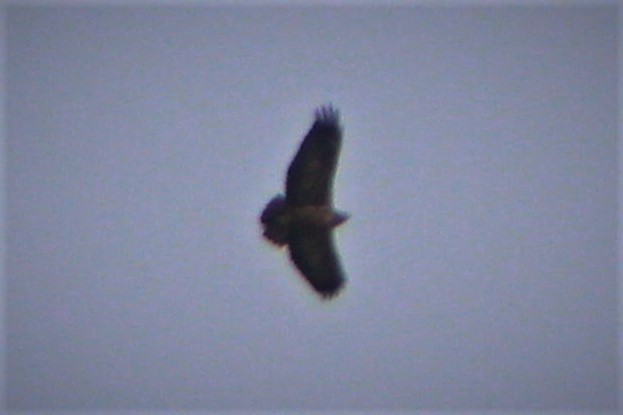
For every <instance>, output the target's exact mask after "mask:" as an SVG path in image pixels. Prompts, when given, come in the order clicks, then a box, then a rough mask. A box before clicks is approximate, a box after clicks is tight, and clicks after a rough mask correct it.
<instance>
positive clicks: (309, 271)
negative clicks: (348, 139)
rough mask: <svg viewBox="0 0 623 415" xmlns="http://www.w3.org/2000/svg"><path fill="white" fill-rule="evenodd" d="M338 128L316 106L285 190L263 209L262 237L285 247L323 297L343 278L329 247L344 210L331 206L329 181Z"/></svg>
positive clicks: (335, 119) (326, 110)
mask: <svg viewBox="0 0 623 415" xmlns="http://www.w3.org/2000/svg"><path fill="white" fill-rule="evenodd" d="M341 140H342V129H341V126H340V124H339V116H338V113H337V111H336V110H334V109H333V108H332V107H321V108H320V109H318V110H317V111H316V119H315V121H314V124H313V125H312V127H311V129H310V131H309V132H308V133H307V135H306V136H305V138H304V140H303V142H302V143H301V146H300V148H299V150H298V152H297V154H296V155H295V157H294V159H293V161H292V163H291V164H290V167H289V168H288V173H287V178H286V194H285V196H284V195H281V194H279V195H277V196H275V197H274V198H273V199H271V201H270V202H268V204H267V205H266V207H265V208H264V211H263V212H262V215H261V216H260V222H261V223H262V225H263V228H264V236H265V237H266V238H267V239H268V240H269V241H271V242H272V243H274V244H275V245H277V246H280V247H284V246H287V247H288V249H289V252H290V257H291V259H292V261H293V262H294V264H295V265H296V266H297V268H298V269H299V270H300V271H301V273H302V274H303V277H305V279H306V280H307V282H309V283H310V285H311V286H312V287H313V288H314V289H315V290H316V291H317V292H318V293H319V294H320V295H321V296H323V297H325V298H326V297H332V296H333V295H335V294H337V292H339V290H340V288H341V287H342V286H343V284H344V281H345V278H344V273H343V271H342V269H341V265H340V262H339V259H338V256H337V253H336V251H335V248H334V246H333V232H332V230H333V228H335V227H336V226H338V225H340V224H342V223H343V222H345V221H346V220H347V219H348V214H346V213H344V212H339V211H337V210H335V209H334V208H333V204H332V189H331V188H332V185H333V178H334V176H335V170H336V168H337V159H338V156H339V151H340V147H341Z"/></svg>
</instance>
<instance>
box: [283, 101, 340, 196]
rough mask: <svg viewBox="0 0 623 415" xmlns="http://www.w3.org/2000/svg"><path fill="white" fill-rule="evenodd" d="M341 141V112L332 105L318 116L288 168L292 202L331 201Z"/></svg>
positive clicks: (288, 193) (319, 112)
mask: <svg viewBox="0 0 623 415" xmlns="http://www.w3.org/2000/svg"><path fill="white" fill-rule="evenodd" d="M341 144H342V128H341V126H340V120H339V113H338V112H337V110H336V109H334V108H333V107H331V106H325V107H321V108H319V109H318V110H316V119H315V121H314V124H313V125H312V127H311V129H310V130H309V132H308V133H307V135H306V136H305V138H304V139H303V142H302V143H301V146H300V148H299V150H298V152H297V153H296V155H295V156H294V160H292V163H291V164H290V167H289V168H288V174H287V178H286V199H287V201H288V204H290V205H292V206H305V205H330V204H331V200H332V187H333V177H334V176H335V169H336V167H337V160H338V156H339V153H340V147H341Z"/></svg>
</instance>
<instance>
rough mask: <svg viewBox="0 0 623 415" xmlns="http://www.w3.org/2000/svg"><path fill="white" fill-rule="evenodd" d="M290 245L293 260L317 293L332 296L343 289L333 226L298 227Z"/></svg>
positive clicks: (292, 231)
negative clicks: (331, 227)
mask: <svg viewBox="0 0 623 415" xmlns="http://www.w3.org/2000/svg"><path fill="white" fill-rule="evenodd" d="M288 246H289V249H290V258H291V259H292V262H294V264H295V265H296V267H297V268H298V269H299V271H301V274H302V275H303V276H304V277H305V279H306V280H307V282H308V283H309V284H310V285H311V286H312V287H313V288H314V290H316V292H317V293H318V294H320V295H321V296H322V297H325V298H330V297H332V296H334V295H335V294H337V293H338V292H339V291H340V288H341V287H342V286H343V285H344V280H345V279H344V273H343V271H342V267H341V265H340V260H339V257H338V254H337V251H336V249H335V246H334V244H333V232H332V231H331V230H330V229H328V228H326V227H322V226H297V227H295V228H294V229H291V231H290V237H289V239H288Z"/></svg>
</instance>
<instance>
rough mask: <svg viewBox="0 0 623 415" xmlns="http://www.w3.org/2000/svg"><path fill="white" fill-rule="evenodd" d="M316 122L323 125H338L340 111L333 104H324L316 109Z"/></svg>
mask: <svg viewBox="0 0 623 415" xmlns="http://www.w3.org/2000/svg"><path fill="white" fill-rule="evenodd" d="M315 116H316V122H321V123H323V124H339V122H340V111H339V110H338V109H337V108H336V107H334V106H333V104H331V103H329V104H325V105H322V106H320V107H318V108H317V109H316V112H315Z"/></svg>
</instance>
